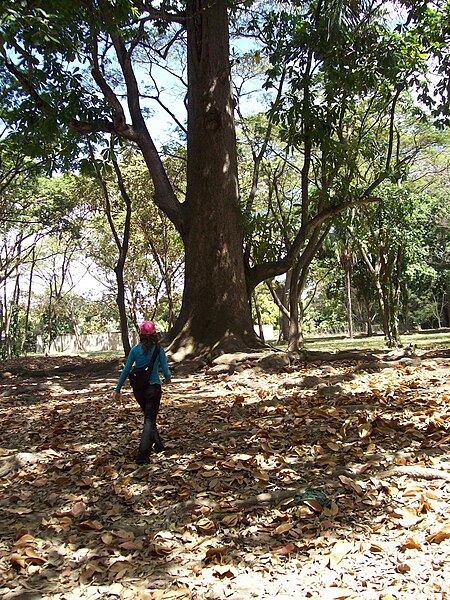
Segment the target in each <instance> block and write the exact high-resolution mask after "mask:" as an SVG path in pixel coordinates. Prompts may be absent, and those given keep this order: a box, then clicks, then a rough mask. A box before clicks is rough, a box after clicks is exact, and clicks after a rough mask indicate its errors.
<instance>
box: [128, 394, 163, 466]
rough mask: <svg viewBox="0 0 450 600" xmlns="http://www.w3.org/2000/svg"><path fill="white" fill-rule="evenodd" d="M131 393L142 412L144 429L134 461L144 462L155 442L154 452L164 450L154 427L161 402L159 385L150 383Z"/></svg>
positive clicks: (147, 458)
mask: <svg viewBox="0 0 450 600" xmlns="http://www.w3.org/2000/svg"><path fill="white" fill-rule="evenodd" d="M133 393H134V397H135V398H136V400H137V401H138V403H139V406H140V407H141V408H142V411H143V413H144V429H143V430H142V434H141V442H140V444H139V450H138V453H137V456H136V462H138V463H146V462H148V460H149V457H150V452H151V451H152V447H153V444H155V450H156V452H161V450H164V445H163V443H162V441H161V438H160V437H159V432H158V428H157V427H156V417H157V416H158V411H159V405H160V402H161V386H160V385H158V384H156V383H151V384H149V385H148V386H147V387H145V388H143V389H135V390H133Z"/></svg>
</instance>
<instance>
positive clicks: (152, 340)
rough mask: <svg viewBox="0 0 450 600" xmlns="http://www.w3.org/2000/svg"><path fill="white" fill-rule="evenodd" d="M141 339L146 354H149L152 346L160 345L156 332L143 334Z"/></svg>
mask: <svg viewBox="0 0 450 600" xmlns="http://www.w3.org/2000/svg"><path fill="white" fill-rule="evenodd" d="M139 339H140V341H141V344H142V348H143V349H144V354H145V356H147V354H148V351H149V350H150V348H151V346H153V345H154V346H159V340H158V336H157V335H156V333H153V334H151V335H150V334H149V333H146V334H141V335H140V336H139Z"/></svg>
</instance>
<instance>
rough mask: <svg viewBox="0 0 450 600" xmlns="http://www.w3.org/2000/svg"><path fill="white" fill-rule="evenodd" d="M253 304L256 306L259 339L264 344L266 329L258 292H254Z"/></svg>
mask: <svg viewBox="0 0 450 600" xmlns="http://www.w3.org/2000/svg"><path fill="white" fill-rule="evenodd" d="M253 302H254V304H255V313H256V320H257V321H258V329H259V337H260V338H261V339H262V341H263V342H264V327H263V321H262V316H261V311H260V309H259V303H258V296H257V295H256V291H254V292H253Z"/></svg>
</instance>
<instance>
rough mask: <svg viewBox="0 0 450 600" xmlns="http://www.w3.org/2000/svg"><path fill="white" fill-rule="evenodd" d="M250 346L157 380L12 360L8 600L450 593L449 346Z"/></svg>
mask: <svg viewBox="0 0 450 600" xmlns="http://www.w3.org/2000/svg"><path fill="white" fill-rule="evenodd" d="M312 358H313V361H312V362H311V361H309V362H305V363H302V362H299V363H298V364H290V365H289V364H284V365H282V364H279V363H277V362H276V361H275V362H273V363H270V362H269V363H267V362H265V363H263V362H261V361H260V360H259V359H257V358H253V357H251V356H250V357H247V358H246V357H242V356H240V357H238V358H237V359H236V360H232V361H228V363H227V362H226V361H225V362H223V363H221V364H217V365H215V366H214V367H212V368H207V367H206V366H204V367H203V368H202V369H200V370H197V371H194V372H185V371H183V370H182V369H180V368H178V369H175V371H174V377H173V383H172V384H170V385H167V386H164V388H163V402H162V407H161V411H160V415H159V426H160V432H161V434H162V437H163V440H164V442H165V444H166V450H165V451H164V452H163V453H160V454H154V455H152V457H151V463H150V464H149V465H145V466H140V467H136V465H135V463H134V457H135V453H136V449H137V445H138V443H139V437H140V432H141V426H142V416H141V414H140V409H139V407H138V405H137V404H136V403H135V401H134V399H133V397H132V395H131V392H130V389H129V387H128V386H126V387H125V388H124V394H123V397H122V402H121V403H115V402H114V401H113V399H112V392H113V389H114V387H115V383H116V381H117V378H118V375H119V373H120V368H121V362H120V361H117V360H115V361H114V360H110V361H94V360H89V359H86V358H82V357H56V358H35V359H18V360H12V361H7V362H5V363H3V364H2V365H1V367H0V419H1V424H2V428H1V431H0V596H1V597H2V598H4V599H5V600H9V599H13V598H14V599H20V600H25V599H44V600H45V599H50V598H51V599H60V600H63V599H64V600H75V599H97V598H102V599H104V598H111V599H112V598H121V599H122V598H123V599H127V598H137V599H142V600H156V599H169V598H170V599H175V598H192V599H224V600H225V599H228V600H238V599H251V598H256V599H261V600H269V599H273V598H276V599H277V600H283V599H294V598H295V599H296V600H301V599H303V598H305V599H327V600H329V599H339V598H351V599H364V600H366V599H367V600H375V599H376V600H378V599H384V600H389V599H400V598H401V599H420V600H437V599H439V600H448V599H450V516H449V514H450V513H449V502H450V455H449V448H450V385H449V373H450V370H449V365H450V351H449V350H448V349H440V350H436V351H433V350H432V349H430V350H428V351H422V352H421V353H419V355H418V356H412V357H401V356H394V355H392V354H390V355H387V354H386V355H381V354H378V355H373V354H371V355H370V356H369V355H368V356H363V355H361V353H358V354H355V355H354V356H352V355H351V353H350V354H349V353H347V354H345V355H340V356H334V357H328V358H327V357H324V356H322V355H317V356H316V357H315V358H314V357H312Z"/></svg>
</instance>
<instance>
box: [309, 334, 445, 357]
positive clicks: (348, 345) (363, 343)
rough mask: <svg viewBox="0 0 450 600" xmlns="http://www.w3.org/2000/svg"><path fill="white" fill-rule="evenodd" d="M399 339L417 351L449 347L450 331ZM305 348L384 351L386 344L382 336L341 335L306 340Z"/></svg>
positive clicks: (405, 336) (403, 336) (410, 335)
mask: <svg viewBox="0 0 450 600" xmlns="http://www.w3.org/2000/svg"><path fill="white" fill-rule="evenodd" d="M400 339H401V342H402V344H403V346H406V345H408V344H416V345H417V348H419V349H429V348H448V347H450V331H448V330H446V331H444V332H442V333H439V332H436V331H430V332H423V333H408V334H404V335H402V336H400ZM306 348H307V349H308V350H324V351H325V350H326V351H327V352H333V351H339V350H383V349H386V344H385V342H384V337H383V336H382V335H376V336H371V337H365V336H364V337H355V338H348V337H344V336H342V335H341V336H329V337H317V338H306Z"/></svg>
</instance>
